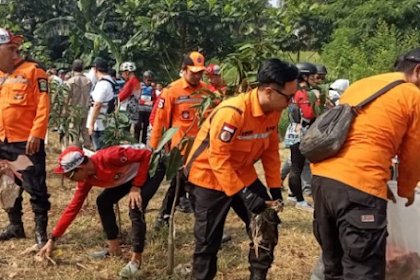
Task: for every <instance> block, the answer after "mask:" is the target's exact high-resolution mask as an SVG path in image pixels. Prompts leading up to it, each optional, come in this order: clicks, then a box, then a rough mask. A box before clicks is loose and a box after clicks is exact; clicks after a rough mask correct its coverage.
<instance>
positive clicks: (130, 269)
mask: <svg viewBox="0 0 420 280" xmlns="http://www.w3.org/2000/svg"><path fill="white" fill-rule="evenodd" d="M139 270H140V264H139V263H138V262H133V261H130V262H129V263H128V264H127V265H126V266H124V267H123V268H122V269H121V270H120V273H119V275H120V277H122V278H131V277H133V276H134V274H136V272H137V271H139Z"/></svg>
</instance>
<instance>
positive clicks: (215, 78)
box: [206, 63, 226, 93]
mask: <svg viewBox="0 0 420 280" xmlns="http://www.w3.org/2000/svg"><path fill="white" fill-rule="evenodd" d="M206 77H207V80H209V83H210V86H209V90H210V91H212V92H217V91H219V90H221V91H222V92H223V93H224V92H225V90H226V85H225V84H224V82H223V79H222V69H221V68H220V66H219V65H217V64H213V63H212V64H210V65H208V66H207V67H206Z"/></svg>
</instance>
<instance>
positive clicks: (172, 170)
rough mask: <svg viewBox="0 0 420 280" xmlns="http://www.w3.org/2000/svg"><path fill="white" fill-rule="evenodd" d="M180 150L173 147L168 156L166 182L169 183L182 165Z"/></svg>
mask: <svg viewBox="0 0 420 280" xmlns="http://www.w3.org/2000/svg"><path fill="white" fill-rule="evenodd" d="M182 159H183V157H182V155H181V150H180V149H178V148H177V147H174V148H173V149H172V151H171V154H170V155H169V160H168V167H167V168H166V180H168V181H170V180H172V179H173V178H175V176H176V174H177V172H178V170H179V168H180V167H181V165H182V163H183V160H182Z"/></svg>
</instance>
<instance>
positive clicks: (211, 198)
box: [192, 180, 278, 280]
mask: <svg viewBox="0 0 420 280" xmlns="http://www.w3.org/2000/svg"><path fill="white" fill-rule="evenodd" d="M248 189H249V190H251V191H253V192H255V193H256V194H258V196H260V197H261V198H263V199H265V200H271V199H270V197H269V195H268V193H267V190H266V188H265V187H264V185H263V184H262V183H261V182H260V181H259V180H256V181H255V182H254V183H253V184H252V185H250V186H249V187H248ZM194 195H195V197H196V205H195V224H194V235H195V251H194V260H193V273H192V277H193V279H197V280H211V279H213V278H214V277H215V275H216V272H217V252H218V251H219V248H220V245H221V242H222V236H223V228H224V224H225V221H226V216H227V214H228V212H229V209H230V208H231V207H232V208H233V210H234V211H235V212H236V213H237V214H238V216H239V217H240V218H241V219H242V221H244V223H245V225H246V229H247V233H248V234H250V231H249V225H250V213H249V212H248V210H247V209H246V207H245V205H244V203H243V202H242V199H241V198H240V197H239V195H234V196H232V197H229V196H226V194H225V193H224V192H220V191H216V190H211V189H206V188H202V187H200V186H195V188H194ZM275 231H276V232H275V233H273V234H275V235H276V237H278V232H277V228H276V230H275ZM276 244H277V242H276ZM276 244H267V245H268V246H267V247H268V248H271V250H265V249H262V248H259V249H258V256H257V255H256V254H255V249H254V248H253V247H254V244H253V243H252V242H251V243H250V250H249V263H250V265H251V268H253V269H261V270H268V269H269V268H270V266H271V264H272V262H273V260H274V254H273V251H274V247H275V245H276Z"/></svg>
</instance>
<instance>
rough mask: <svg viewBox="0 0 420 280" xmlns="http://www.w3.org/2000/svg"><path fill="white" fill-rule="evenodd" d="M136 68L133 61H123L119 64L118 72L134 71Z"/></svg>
mask: <svg viewBox="0 0 420 280" xmlns="http://www.w3.org/2000/svg"><path fill="white" fill-rule="evenodd" d="M136 69H137V68H136V64H135V63H134V62H131V61H127V62H124V63H123V64H121V66H120V72H124V71H130V72H134V71H136Z"/></svg>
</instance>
